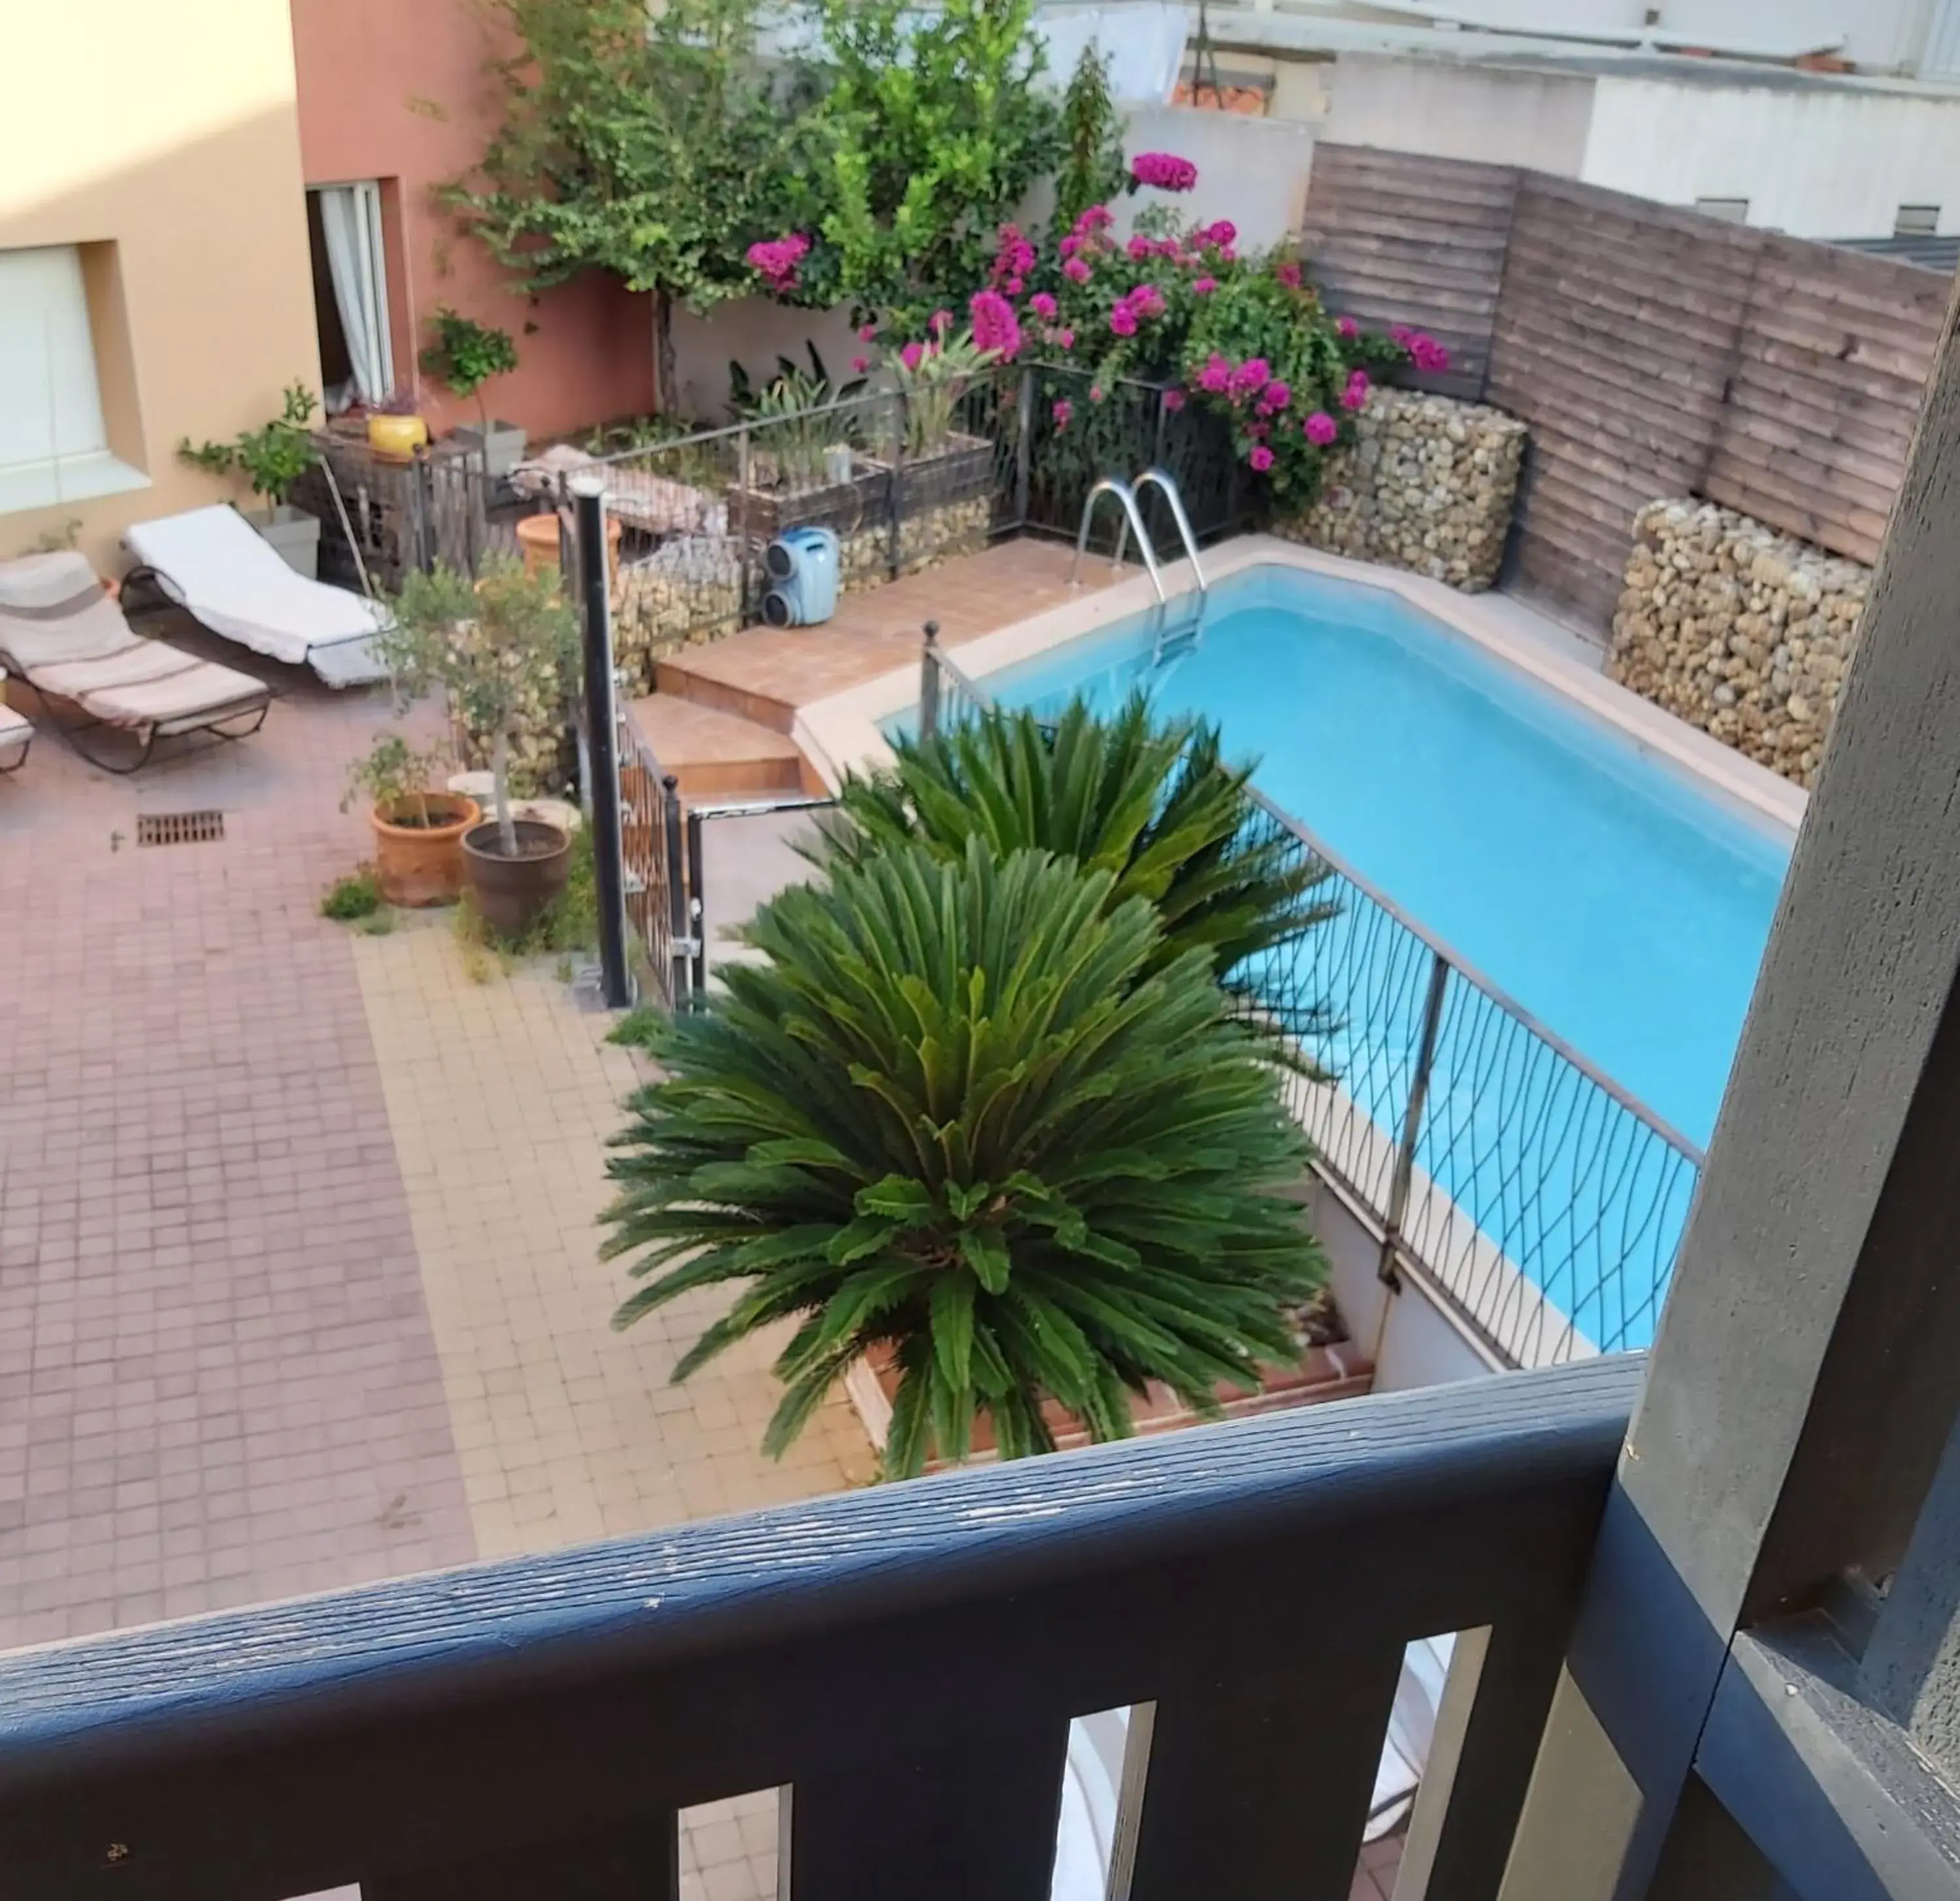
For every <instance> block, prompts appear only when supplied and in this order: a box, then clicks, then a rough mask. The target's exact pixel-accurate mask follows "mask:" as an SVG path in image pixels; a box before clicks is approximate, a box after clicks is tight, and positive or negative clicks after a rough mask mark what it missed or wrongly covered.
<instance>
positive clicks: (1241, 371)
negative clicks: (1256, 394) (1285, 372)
mask: <svg viewBox="0 0 1960 1901" xmlns="http://www.w3.org/2000/svg"><path fill="white" fill-rule="evenodd" d="M1272 374H1273V367H1272V365H1271V364H1269V363H1268V361H1266V360H1265V358H1264V357H1248V358H1246V361H1244V362H1243V363H1242V364H1239V367H1238V368H1237V369H1236V370H1233V372H1232V393H1233V395H1234V396H1250V395H1251V394H1252V392H1253V391H1254V390H1255V389H1265V386H1266V385H1267V384H1268V383H1269V382H1271V380H1272Z"/></svg>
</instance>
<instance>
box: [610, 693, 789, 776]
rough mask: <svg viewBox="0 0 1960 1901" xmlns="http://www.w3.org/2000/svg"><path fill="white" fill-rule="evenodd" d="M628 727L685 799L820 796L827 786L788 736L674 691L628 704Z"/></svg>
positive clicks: (649, 696) (655, 694) (651, 695)
mask: <svg viewBox="0 0 1960 1901" xmlns="http://www.w3.org/2000/svg"><path fill="white" fill-rule="evenodd" d="M626 720H627V723H628V726H630V727H631V728H632V730H633V731H634V732H635V733H637V734H638V736H639V738H640V740H641V743H642V744H644V745H645V746H646V747H647V749H648V750H649V751H650V752H651V753H652V754H653V755H654V758H657V760H659V761H660V764H661V765H662V767H663V768H664V769H665V770H666V771H669V772H671V773H672V774H673V775H674V777H676V778H677V779H678V780H679V781H680V791H681V796H683V798H686V799H690V800H694V799H727V798H740V797H741V796H743V795H745V794H747V793H756V794H758V795H760V794H764V793H803V792H808V793H820V792H821V791H823V780H822V778H821V777H819V774H817V772H816V769H815V768H813V766H811V765H810V763H809V761H807V760H806V759H805V758H803V753H802V751H801V749H800V748H799V747H798V746H797V743H796V742H795V741H794V739H791V738H790V736H788V734H787V733H781V732H778V731H777V730H775V729H774V728H772V727H771V726H763V725H760V724H758V723H756V721H755V720H746V719H743V718H741V717H739V716H738V715H737V714H734V713H732V712H727V711H724V710H721V709H720V708H718V707H714V706H710V705H705V704H702V702H700V701H697V700H694V699H692V698H683V697H682V696H681V695H679V694H677V693H673V692H670V691H662V692H659V693H652V694H649V695H647V696H646V698H644V699H638V700H633V701H628V704H627V707H626Z"/></svg>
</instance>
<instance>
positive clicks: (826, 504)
mask: <svg viewBox="0 0 1960 1901" xmlns="http://www.w3.org/2000/svg"><path fill="white" fill-rule="evenodd" d="M727 507H728V529H729V532H730V533H731V534H741V533H743V532H746V533H747V534H748V535H749V536H750V537H751V538H752V539H755V540H756V541H764V542H766V541H773V540H774V539H775V537H776V536H778V535H780V534H781V532H783V530H784V529H786V528H828V529H833V530H834V531H835V532H836V533H837V534H838V535H839V536H846V535H851V534H854V533H855V532H858V530H859V529H863V528H867V527H872V526H877V525H879V524H880V523H886V522H888V521H889V520H890V519H891V507H892V472H891V470H890V469H888V468H886V466H884V464H883V463H879V462H875V461H873V460H872V459H871V458H870V457H869V456H859V457H858V458H857V459H856V460H855V462H854V463H853V465H852V473H851V479H850V480H849V481H848V482H818V483H815V484H806V485H801V486H791V487H787V488H784V487H772V486H765V485H762V484H759V483H752V484H751V485H749V487H748V488H743V487H742V486H741V485H740V484H739V483H736V482H730V484H729V485H728V489H727Z"/></svg>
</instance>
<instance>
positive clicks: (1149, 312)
mask: <svg viewBox="0 0 1960 1901" xmlns="http://www.w3.org/2000/svg"><path fill="white" fill-rule="evenodd" d="M1124 301H1125V303H1127V304H1128V305H1129V307H1130V308H1131V310H1134V311H1135V312H1136V313H1137V314H1138V316H1140V317H1157V316H1163V313H1164V300H1163V291H1160V290H1159V289H1158V288H1157V286H1156V285H1154V284H1139V285H1137V286H1136V288H1134V290H1132V291H1131V292H1130V294H1129V295H1128V297H1126V298H1125V300H1124Z"/></svg>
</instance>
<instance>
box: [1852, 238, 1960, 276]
mask: <svg viewBox="0 0 1960 1901" xmlns="http://www.w3.org/2000/svg"><path fill="white" fill-rule="evenodd" d="M1830 241H1831V243H1833V244H1840V245H1842V246H1844V249H1845V250H1847V251H1869V252H1870V253H1871V254H1872V255H1873V256H1874V257H1895V258H1898V259H1900V260H1901V262H1904V263H1907V264H1918V265H1923V266H1924V267H1925V268H1926V269H1927V270H1929V271H1939V272H1944V273H1945V274H1946V275H1949V276H1951V275H1952V273H1953V271H1954V269H1955V267H1956V266H1960V237H1923V236H1917V237H1913V236H1909V237H1834V238H1832V239H1831V240H1830Z"/></svg>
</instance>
